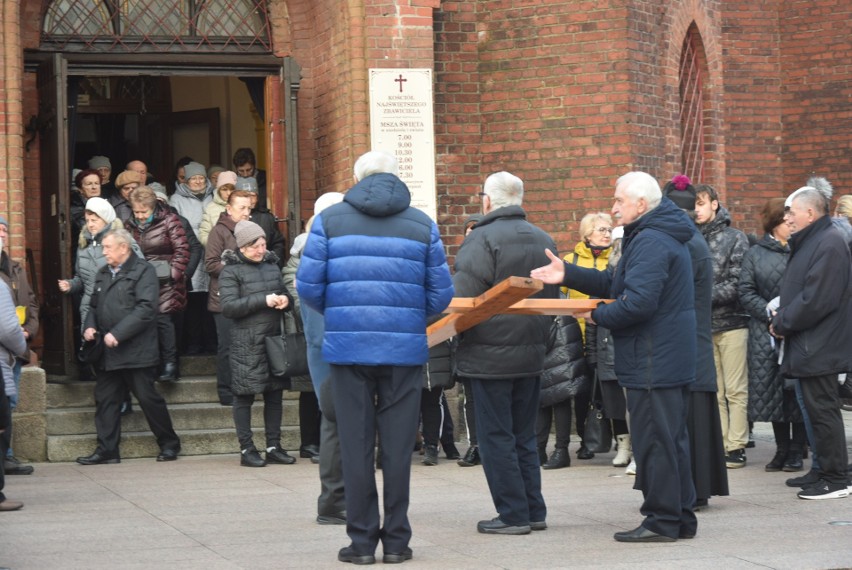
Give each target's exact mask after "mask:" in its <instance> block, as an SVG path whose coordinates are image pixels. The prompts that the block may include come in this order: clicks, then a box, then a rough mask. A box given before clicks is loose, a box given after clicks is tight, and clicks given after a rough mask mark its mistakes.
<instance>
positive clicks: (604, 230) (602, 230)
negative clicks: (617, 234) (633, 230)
mask: <svg viewBox="0 0 852 570" xmlns="http://www.w3.org/2000/svg"><path fill="white" fill-rule="evenodd" d="M595 231H596V232H598V233H601V234H611V233H612V228H598V229H596V230H595Z"/></svg>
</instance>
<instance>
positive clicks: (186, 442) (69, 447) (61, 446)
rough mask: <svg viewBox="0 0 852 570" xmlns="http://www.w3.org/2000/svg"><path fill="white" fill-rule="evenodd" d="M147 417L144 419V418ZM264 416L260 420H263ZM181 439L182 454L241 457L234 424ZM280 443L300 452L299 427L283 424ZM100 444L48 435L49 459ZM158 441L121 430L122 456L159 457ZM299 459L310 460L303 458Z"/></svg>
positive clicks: (257, 431) (258, 437) (257, 432)
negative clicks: (224, 454) (228, 427)
mask: <svg viewBox="0 0 852 570" xmlns="http://www.w3.org/2000/svg"><path fill="white" fill-rule="evenodd" d="M143 421H144V420H143ZM262 423H263V422H262V420H261V424H262ZM253 431H254V441H255V444H256V445H257V446H258V448H261V447H262V446H263V445H264V443H265V442H264V439H263V427H262V425H261V426H254V427H253ZM177 434H178V436H180V440H181V455H209V454H222V453H233V454H234V460H235V461H239V459H238V458H237V453H238V452H239V449H240V446H239V443H237V434H236V432H235V431H234V428H233V427H231V428H230V429H225V428H222V429H208V430H188V431H186V430H177ZM281 446H282V447H284V449H287V450H288V451H289V452H290V455H296V456H298V449H299V428H298V426H285V427H282V432H281ZM96 447H97V440H96V438H95V436H94V434H80V435H54V436H50V437H48V438H47V460H48V461H74V460H76V459H77V458H78V457H81V456H85V455H90V454H91V453H92V452H93V451H94V450H95V448H96ZM159 451H160V450H159V448H158V447H157V442H156V440H155V439H154V436H153V435H151V432H149V431H131V432H122V434H121V457H122V458H125V459H130V458H139V457H156V456H157V454H158V453H159ZM300 461H309V460H308V459H301V460H300Z"/></svg>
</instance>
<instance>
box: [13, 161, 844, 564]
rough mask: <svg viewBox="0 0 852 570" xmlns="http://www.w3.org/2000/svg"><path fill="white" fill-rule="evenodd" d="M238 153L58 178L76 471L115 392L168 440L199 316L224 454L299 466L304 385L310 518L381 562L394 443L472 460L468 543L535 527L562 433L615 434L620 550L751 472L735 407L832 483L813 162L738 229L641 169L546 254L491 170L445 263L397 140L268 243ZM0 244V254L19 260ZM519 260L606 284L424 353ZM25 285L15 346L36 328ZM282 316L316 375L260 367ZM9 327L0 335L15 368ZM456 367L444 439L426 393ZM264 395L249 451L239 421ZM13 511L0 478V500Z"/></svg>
mask: <svg viewBox="0 0 852 570" xmlns="http://www.w3.org/2000/svg"><path fill="white" fill-rule="evenodd" d="M245 151H246V149H240V151H238V152H237V154H236V155H235V157H234V167H235V171H228V170H224V169H222V168H221V167H211V168H209V169H207V168H205V167H204V166H203V165H201V164H199V163H197V162H194V161H192V160H191V159H186V160H181V161H180V162H179V163H178V166H177V168H176V172H175V181H174V184H173V185H172V188H171V189H170V190H168V191H167V190H165V188H163V187H162V186H160V185H157V184H156V182H154V181H152V180H151V179H150V178H151V177H150V175H149V174H148V173H147V168H146V167H145V165H144V163H142V162H141V161H132V162H131V163H129V164H128V165H127V169H126V170H125V171H123V172H122V173H120V174H119V176H118V177H117V178H116V179H115V182H114V183H111V178H110V174H111V167H110V163H109V160H108V159H106V158H105V157H93V159H92V160H91V161H90V163H89V167H90V168H89V169H88V170H83V171H81V172H79V173H78V174H77V175H76V176H75V184H76V186H77V189H76V190H75V192H76V193H77V194H76V197H75V199H74V200H73V201H72V203H73V204H75V208H76V209H75V212H74V223H75V228H77V231H78V232H79V249H78V250H77V253H76V258H75V274H74V275H73V276H72V277H69V278H68V279H65V280H60V281H59V284H58V286H59V288H60V290H62V291H63V292H65V293H68V294H73V295H75V296H77V297H79V304H78V306H79V312H80V323H81V326H80V332H81V335H82V338H83V340H84V341H85V342H86V343H87V347H88V349H89V350H91V353H94V354H96V355H97V356H95V357H93V358H91V359H90V364H91V365H92V366H91V368H89V367H88V365H87V371H88V372H89V373H90V374H92V375H93V376H94V378H95V396H96V406H97V411H96V419H95V423H96V430H97V447H96V448H95V450H94V451H93V453H92V454H91V455H89V456H85V457H80V458H78V462H79V463H81V464H83V465H93V464H100V463H117V462H119V461H120V451H119V443H120V430H121V421H120V416H121V413H122V407H123V404H124V403H125V402H126V401H127V399H128V397H129V396H128V395H129V393H132V394H133V395H134V396H135V397H136V399H137V401H138V402H139V405H140V407H141V408H142V411H143V412H144V413H145V416H146V419H147V420H148V423H149V425H150V427H151V431H152V432H153V433H154V435H155V436H156V439H157V443H158V445H159V447H160V453H159V455H158V456H157V460H158V461H172V460H175V459H177V457H178V454H179V453H180V440H179V437H178V436H177V434H176V433H175V431H174V429H173V427H172V422H171V418H170V415H169V412H168V408H167V406H166V403H165V401H164V400H163V398H162V396H161V395H160V394H159V392H158V390H157V389H156V384H155V381H156V380H159V381H162V382H174V381H177V380H178V379H179V378H180V372H179V366H178V355H179V354H193V353H197V352H198V351H204V350H205V347H207V349H210V348H212V347H211V345H210V342H211V341H210V340H209V339H207V338H205V337H203V335H201V334H200V333H201V332H202V331H203V329H205V328H207V329H208V330H214V331H215V332H216V339H215V354H216V376H217V389H218V395H219V400H220V403H221V404H222V405H226V406H231V407H232V410H233V419H234V426H235V430H236V435H237V442H238V445H239V449H240V452H241V453H240V464H241V465H243V466H246V467H264V466H266V465H268V464H271V463H272V464H292V463H294V462H295V461H296V458H295V457H293V456H291V455H290V454H289V453H288V452H287V451H286V450H285V449H283V448H282V447H281V423H282V395H283V391H284V390H285V389H297V388H295V386H297V385H299V386H302V388H298V389H299V390H300V391H301V392H302V395H303V396H305V397H304V398H300V408H301V409H302V411H301V412H300V424H301V425H302V427H303V439H302V442H301V446H300V455H301V456H302V457H309V458H311V459H312V460H313V461H315V462H317V463H319V466H320V472H319V475H320V483H321V492H320V496H319V498H318V503H317V522H318V523H319V524H341V525H344V524H345V525H346V530H347V534H348V536H349V538H350V540H351V542H350V544H349V545H348V546H345V547H344V548H342V549H341V550H340V551H339V553H338V559H339V560H341V561H343V562H351V563H355V564H371V563H373V562H375V551H376V549H377V547H378V545H379V543H381V544H382V547H383V553H384V554H383V561H384V562H385V563H399V562H404V561H406V560H409V559H411V558H412V557H413V552H412V550H411V547H410V545H409V543H410V539H411V535H412V530H411V526H410V524H409V521H408V503H409V480H410V469H411V453H412V449H413V448H414V449H418V448H419V449H421V453H422V455H423V458H422V463H423V464H424V465H427V466H433V465H437V464H438V462H439V461H438V455H439V447H443V450H444V453H445V455H446V457H447V458H449V459H453V460H457V462H458V465H459V466H462V467H470V466H474V465H480V464H481V465H482V468H483V472H484V475H485V479H486V483H487V485H488V488H489V490H490V492H491V497H492V501H493V506H494V509H495V511H496V513H497V515H496V516H494V517H492V518H486V519H484V520H481V521H479V522H478V524H477V525H476V526H477V530H478V531H479V532H481V533H486V534H510V535H520V534H529V533H530V532H533V531H544V530H546V529H547V506H546V502H545V499H544V496H543V495H542V492H541V473H540V470H541V469H563V468H567V467H570V465H571V456H570V454H569V452H568V446H569V443H570V442H571V436H572V434H573V433H576V434H577V437H578V440H579V441H578V445H577V449H576V457H577V458H578V459H579V460H587V459H591V458H593V457H594V456H595V453H602V452H606V450H609V448H610V446H611V444H612V439H613V438H614V439H615V441H616V445H615V453H614V455H613V458H612V464H613V466H616V467H623V468H625V469H626V472H627V473H628V474H630V475H635V476H636V479H635V488H636V489H639V490H641V491H642V494H643V504H642V507H641V509H640V512H641V514H642V516H643V519H642V521H641V523H640V524H639V525H638V526H637V527H636V528H635V529H633V530H629V531H623V532H617V533H616V534H615V536H614V538H615V540H617V541H621V542H671V541H676V540H678V539H689V538H692V537H694V536H695V535H696V533H697V531H698V519H697V517H696V515H695V512H696V511H697V510H699V509H701V508H703V507H706V506H707V505H708V501H709V499H710V498H711V497H712V496H719V495H727V494H728V493H729V489H728V480H727V469H736V468H742V467H744V466H746V463H747V458H746V449H747V448H748V447H749V445H750V437H749V434H750V426H751V425H752V424H753V422H771V423H772V428H773V433H774V436H775V443H776V453H775V455H774V457H773V459H772V460H771V461H770V463H769V464H767V465H766V466H765V469H766V471H785V472H791V473H792V472H797V471H802V470H804V460H805V459H806V457H807V453H808V452H810V454H811V469H810V470H809V471H808V472H807V473H806V474H805V475H803V476H801V477H794V478H792V479H789V480H788V481H787V484H788V485H790V486H792V487H800V488H801V490H800V491H799V493H798V496H799V497H800V498H802V499H834V498H843V497H846V496H848V494H849V490H848V488H847V487H848V486H849V481H848V474H847V469H848V457H847V454H846V440H845V434H844V428H843V421H842V418H841V415H840V395H839V394H840V392H839V387H840V385H841V383H842V382H843V381H845V375H846V373H847V372H849V371H852V353H850V351H848V347H847V346H846V344H848V341H847V339H848V338H849V336H848V335H849V334H850V333H852V330H849V329H850V327H852V256H850V246H852V226H850V224H849V219H848V216H849V215H850V213H852V212H850V211H849V210H850V209H852V198H850V197H848V196H844V197H841V198H840V199H839V200H838V206H837V209H836V211H835V212H834V214H835V215H834V216H833V217H832V216H831V212H830V208H831V202H832V190H831V187H830V185H829V184H828V183H827V181H825V180H824V179H812V180H810V181H808V185H807V186H804V187H802V188H800V189H799V190H797V191H796V192H794V193H792V194H791V195H790V196H788V197H786V198H784V197H778V198H772V199H769V200H768V201H767V202H766V204H765V205H764V206H763V208H762V210H761V214H760V224H761V227H762V229H763V232H764V233H763V236H761V237H755V236H747V235H746V234H745V233H743V232H741V231H739V230H737V229H735V228H734V227H733V224H732V217H731V215H730V213H729V211H728V210H727V209H726V208H725V207H724V206H723V205H722V203H721V202H720V198H719V196H718V194H717V192H716V190H715V189H714V188H713V187H712V186H709V185H706V184H692V183H691V181H690V180H689V179H688V178H686V177H685V176H680V175H679V176H675V177H674V178H673V179H672V180H671V181H668V182H667V183H666V184H664V185H663V186H662V188H661V185H660V184H659V182H658V181H657V180H656V179H654V178H653V177H652V176H650V175H649V174H646V173H643V172H630V173H628V174H626V175H624V176H622V177H621V178H619V179H618V181H617V182H616V185H615V192H614V204H613V206H612V210H611V213H606V212H590V213H588V214H586V215H585V216H583V217H582V219H581V221H580V223H579V232H578V234H579V238H580V239H579V241H578V242H577V243H576V244H575V246H574V247H573V248H572V249H571V250H569V253H567V255H563V257H560V256H559V254H558V249H557V245H556V243H555V242H554V241H553V239H552V238H551V237H550V236H549V235H548V234H547V233H545V232H544V231H543V230H541V229H540V228H538V227H536V226H535V225H534V224H532V223H530V222H529V221H528V220H527V214H526V212H525V210H524V208H523V198H524V183H523V181H522V180H521V179H520V178H518V177H517V176H514V175H512V174H511V173H509V172H498V173H495V174H492V175H491V176H489V177H488V178H487V179H486V180H485V182H484V185H483V188H482V192H479V193H478V196H479V197H480V200H481V213H480V214H476V215H474V216H471V219H470V220H469V221H468V223H466V224H465V237H464V240H463V242H462V245H461V247H460V248H459V251H458V254H457V256H456V258H455V265H454V271H453V272H451V271H450V268H449V266H448V264H447V260H446V258H445V249H444V245H443V243H442V241H441V238H440V231H439V229H438V227H437V225H436V224H435V222H434V221H432V220H431V219H429V218H428V217H427V216H426V215H424V214H423V213H422V212H420V211H419V210H417V209H415V208H412V207H411V204H410V202H411V196H410V192H409V190H408V188H407V187H406V185H405V184H404V183H403V182H402V180H401V179H400V178H399V176H398V165H397V161H396V159H395V158H394V157H393V156H391V155H389V154H386V153H383V152H369V153H366V154H365V155H363V156H362V157H360V158H359V159H358V161H357V162H356V163H355V167H354V179H355V184H354V186H353V187H352V188H350V189H349V190H348V191H347V192H346V193H336V192H332V193H327V194H325V195H323V196H321V197H319V198H318V199H317V201H316V203H315V206H314V216H312V218H311V219H310V220H309V221H308V222H307V224H306V231H305V233H303V234H301V235H300V236H298V238H296V240H295V241H294V243H293V244H292V247H291V249H290V250H289V254H290V255H289V257H285V240H284V238H283V236H282V235H281V234H280V232H278V230H277V228H276V223H275V219H274V216H272V215H271V214H270V213H269V212H268V210H266V208H265V198H264V197H263V196H261V195H260V191H259V190H260V186H261V185H263V186H265V176H264V175H263V174H262V173H261V172H259V171H257V169H256V168H255V166H254V156H253V154H249V153H247V152H245ZM169 195H170V196H169ZM7 227H8V224H7V223H5V220H2V219H0V228H7ZM3 237H5V235H4V234H3V233H0V239H1V238H3ZM3 255H4V257H3V261H2V263H3V265H2V267H0V269H2V270H3V273H4V275H5V274H12V273H14V263H10V260H8V259H7V258H6V256H5V254H3ZM527 275H529V276H531V277H533V278H535V279H539V280H541V281H542V282H543V283H544V287H543V288H542V289H541V290H540V291H538V292H537V293H535V294H534V295H533V297H536V298H542V299H559V298H568V299H585V298H595V299H605V300H608V301H607V302H601V303H599V304H598V305H597V307H596V308H595V309H593V310H586V311H584V312H580V313H578V314H576V315H575V316H573V317H572V316H560V317H551V316H546V315H520V314H513V313H506V314H495V315H492V316H491V317H490V318H488V319H487V320H486V321H483V322H481V323H479V324H477V325H475V326H473V327H471V328H469V329H467V330H465V331H464V332H462V333H461V334H459V335H457V336H456V337H454V338H453V339H451V340H450V341H446V342H442V343H439V344H437V345H436V346H433V347H432V348H431V349H429V348H427V337H426V328H427V324H430V323H432V322H435V321H436V320H437V319H438V318H440V315H441V314H442V313H443V312H444V310H445V309H446V307H447V306H448V304H449V303H450V300H451V299H452V297H453V296H459V297H477V296H479V295H482V294H484V293H486V292H487V291H488V290H489V289H490V288H492V287H493V286H495V285H497V284H498V283H500V282H501V281H502V280H504V279H506V278H507V277H512V276H527ZM4 280H5V281H8V280H7V279H5V277H4ZM13 282H14V280H13ZM12 290H13V292H14V290H15V286H14V285H13V286H12ZM5 296H7V295H4V294H3V292H2V291H0V297H5ZM19 297H20V295H19ZM14 303H15V304H20V303H22V301H21V300H20V298H16V300H15V301H14ZM29 304H30V305H32V306H33V308H32V310H31V311H30V312H28V313H27V314H26V316H25V317H24V318H23V319H22V320H21V321H20V324H21V325H22V326H21V327H18V328H20V331H22V332H21V335H22V337H21V338H24V336H23V335H24V334H26V338H31V336H32V335H33V334H34V331H33V326H34V327H36V330H37V326H38V324H37V323H38V320H37V303H34V302H30V303H29ZM12 306H13V307H14V305H12ZM3 310H4V305H3V304H2V303H0V312H2V311H3ZM183 319H186V320H190V319H191V322H193V323H195V324H198V323H204V322H205V319H209V320H210V321H211V322H212V323H213V324H212V325H210V326H209V327H205V326H192V327H183V326H182V324H181V323H182V322H183ZM282 327H283V328H282ZM301 331H303V333H304V335H305V339H306V346H307V360H308V367H309V370H310V374H309V375H306V376H303V377H299V378H285V377H278V376H273V375H272V374H271V372H270V368H269V365H268V362H267V353H266V347H265V342H264V339H266V338H267V337H270V336H273V335H277V334H280V333H282V332H288V333H294V332H301ZM18 332H19V331H17V330H16V331H14V332H10V333H9V334H10V335H11V338H10V340H9V341H8V344H7V342H6V341H5V340H4V342H3V346H4V347H6V348H8V349H9V352H10V354H11V355H12V356H18V357H19V358H18V359H17V361H16V362H19V361H20V360H21V358H20V357H22V356H23V354H22V353H23V352H24V349H23V348H21V346H19V345H20V344H21V343H20V342H19V341H20V340H21V339H20V338H18ZM182 339H183V342H182ZM24 340H25V338H24ZM99 345H100V346H99ZM98 351H100V352H98ZM8 360H9V362H12V361H13V359H8ZM4 365H5V363H4ZM4 372H5V369H4ZM5 376H6V375H5V374H4V379H5ZM9 378H15V373H14V372H13V368H12V367H10V372H9ZM457 383H458V384H460V385H461V386H462V390H463V394H464V413H463V420H464V421H463V423H464V425H465V427H466V429H467V439H468V441H469V446H468V449H467V452H466V453H465V454H464V456H462V455H461V454H460V453H459V451H458V449H457V448H456V446H455V439H456V438H455V437H454V435H453V434H454V426H453V424H452V418H451V416H450V414H449V410H448V406H447V399H446V397H445V395H444V392H445V390H446V389H448V388H450V387H453V386H455V385H456V384H457ZM5 387H6V391H7V393H8V392H9V390H10V389H11V390H13V391H14V382H12V383H9V382H6V386H5ZM258 394H261V395H262V399H263V419H264V432H265V433H264V436H265V440H264V445H262V446H260V447H258V446H257V445H256V444H255V440H254V437H253V433H252V429H251V408H252V406H253V404H254V402H255V399H256V396H257V395H258ZM598 409H601V410H602V413H603V417H604V418H605V422H607V423H608V424H609V425H608V427H609V429H608V430H605V432H607V433H611V434H612V435H611V436H607V437H609V439H610V441H609V442H604V443H605V445H603V446H601V447H598V446H600V445H601V444H600V443H596V444H595V445H592V444H591V443H588V442H587V435H589V434H590V433H591V432H587V431H586V429H587V421H592V420H593V419H594V418H592V417H591V416H595V415H596V414H595V413H590V410H591V411H592V412H596V411H597V410H598ZM414 418H420V419H419V420H415V419H414ZM3 419H4V422H5V423H4V424H3V425H0V428H3V427H5V426H6V425H8V422H6V419H5V416H4V417H3ZM552 432H555V444H554V446H553V448H552V452H551V453H550V454H549V455H548V440H549V438H550V435H551V433H552ZM5 433H6V434H8V433H9V430H8V429H7V430H6V432H5ZM587 443H588V445H587ZM6 448H9V445H8V444H7V445H5V446H4V453H5V449H6ZM601 449H604V451H601ZM9 453H11V451H10V452H9ZM9 457H12V458H13V456H11V455H9ZM6 465H7V466H9V467H7V470H6V473H9V471H8V469H9V468H12V469H14V468H15V464H14V463H8V462H7V464H6ZM17 467H18V468H22V467H26V466H22V465H20V464H19V463H18V464H17ZM376 468H380V469H383V470H384V490H383V496H384V516H383V517H382V516H380V515H379V502H378V489H377V483H376V479H375V469H376ZM0 490H2V486H0ZM3 505H6V507H3ZM17 505H18V503H15V502H11V501H8V500H6V501H4V500H3V497H2V495H0V508H2V509H3V510H11V509H12V508H20V507H19V506H17Z"/></svg>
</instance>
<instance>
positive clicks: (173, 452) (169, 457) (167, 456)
mask: <svg viewBox="0 0 852 570" xmlns="http://www.w3.org/2000/svg"><path fill="white" fill-rule="evenodd" d="M178 453H180V449H164V450H162V451H161V452H160V454H159V455H158V456H157V461H175V460H176V459H177V458H178Z"/></svg>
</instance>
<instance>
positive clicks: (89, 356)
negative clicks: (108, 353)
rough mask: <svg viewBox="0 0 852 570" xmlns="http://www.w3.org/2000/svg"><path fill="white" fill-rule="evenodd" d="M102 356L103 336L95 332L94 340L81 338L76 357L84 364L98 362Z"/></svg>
mask: <svg viewBox="0 0 852 570" xmlns="http://www.w3.org/2000/svg"><path fill="white" fill-rule="evenodd" d="M103 356H104V336H103V335H102V334H101V333H95V339H94V340H83V342H82V343H81V344H80V350H79V351H78V352H77V358H78V359H79V360H80V362H84V363H86V364H98V363H99V362H100V361H101V359H102V358H103Z"/></svg>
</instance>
